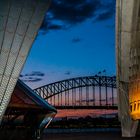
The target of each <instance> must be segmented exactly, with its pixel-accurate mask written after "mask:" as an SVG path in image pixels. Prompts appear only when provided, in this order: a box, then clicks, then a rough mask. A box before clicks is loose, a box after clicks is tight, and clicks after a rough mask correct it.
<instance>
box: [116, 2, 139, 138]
mask: <svg viewBox="0 0 140 140" xmlns="http://www.w3.org/2000/svg"><path fill="white" fill-rule="evenodd" d="M139 7H140V0H116V54H117V87H118V105H119V106H118V107H119V119H120V121H121V127H122V136H124V137H134V136H135V135H136V131H137V127H138V121H134V120H132V118H131V116H130V111H129V108H130V107H129V98H128V97H129V95H128V93H129V76H130V72H129V71H130V70H129V68H130V49H131V48H132V46H135V45H136V44H137V42H136V35H137V34H138V32H139V30H138V28H139V20H140V10H139ZM139 38H140V36H139ZM139 45H140V44H139ZM136 53H137V52H136Z"/></svg>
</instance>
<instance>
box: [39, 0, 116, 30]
mask: <svg viewBox="0 0 140 140" xmlns="http://www.w3.org/2000/svg"><path fill="white" fill-rule="evenodd" d="M114 9H115V0H111V2H110V1H109V2H108V1H103V0H52V3H51V6H50V8H49V11H48V12H47V14H46V17H45V19H44V22H43V23H42V26H41V31H42V32H47V31H50V30H61V29H67V28H69V27H72V26H75V25H77V24H79V23H82V22H84V21H85V20H87V19H94V21H103V20H107V19H109V18H111V17H112V16H113V14H114V13H115V10H114Z"/></svg>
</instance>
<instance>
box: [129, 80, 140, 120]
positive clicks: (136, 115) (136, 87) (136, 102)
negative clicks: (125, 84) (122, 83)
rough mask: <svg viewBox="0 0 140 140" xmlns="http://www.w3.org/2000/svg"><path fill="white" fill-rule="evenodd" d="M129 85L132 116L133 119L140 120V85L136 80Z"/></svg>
mask: <svg viewBox="0 0 140 140" xmlns="http://www.w3.org/2000/svg"><path fill="white" fill-rule="evenodd" d="M130 84H131V85H129V103H130V115H131V117H132V119H134V120H138V119H140V84H139V81H138V80H135V81H133V82H131V83H130Z"/></svg>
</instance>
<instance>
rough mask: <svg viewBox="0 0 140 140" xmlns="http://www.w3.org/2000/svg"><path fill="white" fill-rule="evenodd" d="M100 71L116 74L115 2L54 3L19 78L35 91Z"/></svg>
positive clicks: (75, 0)
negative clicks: (46, 85)
mask: <svg viewBox="0 0 140 140" xmlns="http://www.w3.org/2000/svg"><path fill="white" fill-rule="evenodd" d="M104 70H106V72H104V73H103V71H104ZM100 71H101V72H102V75H105V74H106V75H115V73H116V71H115V0H52V3H51V6H50V8H49V11H48V12H47V13H46V16H45V19H44V22H43V24H42V26H41V28H40V31H39V34H38V36H37V38H36V40H35V42H34V44H33V46H32V49H31V51H30V55H29V57H28V58H27V62H26V64H25V66H24V69H23V71H22V74H21V76H20V78H21V79H22V80H23V81H24V82H25V83H26V84H27V85H29V86H30V87H31V88H36V87H39V86H42V85H45V84H48V83H51V82H54V81H58V80H63V79H67V78H71V77H78V76H88V75H95V74H98V72H100Z"/></svg>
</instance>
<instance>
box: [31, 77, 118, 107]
mask: <svg viewBox="0 0 140 140" xmlns="http://www.w3.org/2000/svg"><path fill="white" fill-rule="evenodd" d="M34 91H35V92H36V93H37V94H38V95H40V96H41V97H42V98H43V99H45V100H47V101H48V102H49V103H50V104H51V105H53V106H55V107H56V108H57V109H117V93H116V77H115V76H114V77H111V76H97V75H95V76H87V77H77V78H71V79H66V80H62V81H58V82H55V83H51V84H48V85H44V86H42V87H39V88H37V89H35V90H34Z"/></svg>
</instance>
